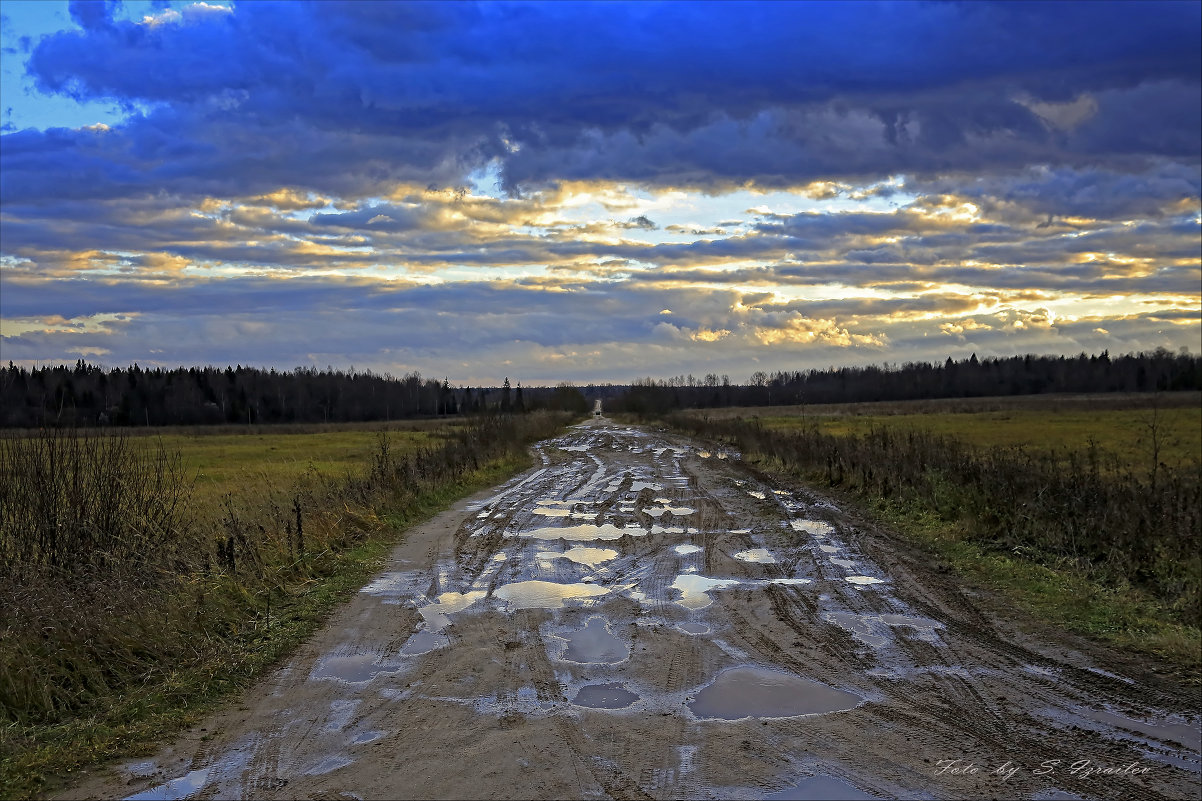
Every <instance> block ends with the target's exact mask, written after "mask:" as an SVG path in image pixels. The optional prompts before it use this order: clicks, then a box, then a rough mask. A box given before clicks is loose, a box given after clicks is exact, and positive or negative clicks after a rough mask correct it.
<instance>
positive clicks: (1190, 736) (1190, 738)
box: [1077, 709, 1202, 751]
mask: <svg viewBox="0 0 1202 801" xmlns="http://www.w3.org/2000/svg"><path fill="white" fill-rule="evenodd" d="M1077 714H1079V715H1081V716H1082V717H1085V718H1089V719H1090V720H1095V721H1097V722H1098V723H1106V724H1109V725H1111V726H1114V727H1116V728H1119V729H1126V730H1127V731H1133V732H1138V733H1140V734H1142V735H1144V736H1145V737H1151V738H1152V739H1154V740H1159V741H1161V742H1166V741H1167V742H1171V743H1177V744H1178V745H1183V746H1185V747H1187V748H1192V749H1193V750H1195V751H1199V750H1202V729H1199V728H1198V727H1197V726H1196V725H1195V726H1190V725H1188V724H1186V723H1170V722H1164V723H1151V722H1146V721H1142V720H1134V719H1132V718H1129V717H1127V716H1126V715H1117V714H1115V713H1113V712H1107V711H1105V710H1101V709H1081V710H1078V711H1077Z"/></svg>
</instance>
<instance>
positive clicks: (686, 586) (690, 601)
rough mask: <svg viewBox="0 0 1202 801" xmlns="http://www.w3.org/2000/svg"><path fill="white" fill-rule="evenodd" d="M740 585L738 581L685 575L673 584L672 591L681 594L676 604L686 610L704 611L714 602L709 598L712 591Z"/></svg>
mask: <svg viewBox="0 0 1202 801" xmlns="http://www.w3.org/2000/svg"><path fill="white" fill-rule="evenodd" d="M738 583H739V582H738V580H736V579H716V578H708V577H707V576H698V575H696V574H695V573H685V574H682V575H679V576H677V577H676V581H674V582H672V589H674V590H676V591H678V592H679V593H680V597H679V598H677V599H676V603H678V604H680V605H681V606H683V607H685V608H686V609H704V608H705V607H707V606H709V605H710V604H712V603H713V602H714V599H713V598H711V597H710V596H709V593H710V592H711V591H712V590H724V589H726V588H727V587H734V586H736V585H737V584H738Z"/></svg>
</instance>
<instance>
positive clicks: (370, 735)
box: [351, 729, 388, 745]
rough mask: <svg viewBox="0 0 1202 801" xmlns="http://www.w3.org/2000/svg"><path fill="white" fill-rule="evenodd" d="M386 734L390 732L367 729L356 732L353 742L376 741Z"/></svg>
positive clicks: (359, 743) (363, 743) (364, 743)
mask: <svg viewBox="0 0 1202 801" xmlns="http://www.w3.org/2000/svg"><path fill="white" fill-rule="evenodd" d="M386 734H388V732H386V731H380V730H379V729H372V730H371V731H365V732H362V733H360V734H356V735H355V736H354V737H352V738H351V744H352V745H367V744H368V743H374V742H375V741H376V740H378V739H380V738H381V737H383V736H384V735H386Z"/></svg>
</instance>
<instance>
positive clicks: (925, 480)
mask: <svg viewBox="0 0 1202 801" xmlns="http://www.w3.org/2000/svg"><path fill="white" fill-rule="evenodd" d="M669 420H670V422H671V424H672V425H674V426H675V427H677V428H679V429H682V430H686V431H688V432H690V433H692V434H694V435H697V436H704V437H709V438H714V439H724V440H728V441H730V442H732V443H734V444H735V445H737V447H739V448H740V449H741V450H742V451H743V452H744V453H745V454H748V455H756V456H759V457H761V458H763V459H766V460H767V461H768V462H770V463H773V464H775V465H777V466H779V467H782V468H784V469H786V470H788V471H791V472H794V473H797V474H800V475H803V476H805V477H806V478H808V479H810V480H813V481H818V482H821V483H825V484H827V485H829V486H832V487H839V488H842V489H846V490H851V491H853V492H856V493H859V494H861V495H863V496H867V497H877V498H889V499H895V500H898V501H902V502H908V503H913V504H917V505H918V506H920V507H921V508H923V509H926V510H929V511H932V512H935V513H937V514H938V515H939V516H940V517H941V518H943V520H945V521H947V522H948V523H951V524H955V525H958V526H960V527H961V528H962V530H963V533H964V535H965V536H967V537H968V538H970V539H972V540H974V541H977V542H980V543H983V544H985V545H988V546H990V547H993V548H995V549H998V550H1002V551H1005V552H1007V553H1010V554H1014V555H1019V556H1023V557H1025V558H1028V559H1031V560H1033V561H1036V562H1039V563H1041V564H1045V565H1048V566H1053V567H1059V568H1068V569H1071V570H1074V571H1077V572H1079V573H1081V574H1084V575H1087V576H1089V577H1091V578H1093V579H1095V580H1097V581H1099V582H1101V583H1103V584H1105V585H1110V586H1115V587H1121V586H1124V585H1129V586H1133V587H1138V588H1140V589H1142V590H1145V591H1147V592H1148V593H1150V594H1151V595H1152V596H1154V597H1155V598H1157V599H1158V600H1159V602H1160V603H1162V604H1163V605H1164V606H1165V608H1167V609H1168V610H1169V611H1170V613H1171V614H1172V616H1173V617H1175V618H1177V619H1178V620H1180V621H1181V622H1184V623H1187V624H1189V625H1192V626H1198V625H1199V624H1202V556H1200V552H1202V548H1200V546H1202V542H1200V538H1202V535H1200V531H1202V480H1200V479H1202V467H1200V466H1199V464H1198V463H1197V462H1196V461H1195V463H1194V464H1192V465H1189V466H1186V467H1181V468H1168V467H1166V466H1164V465H1161V464H1159V462H1157V463H1155V464H1154V465H1153V466H1150V467H1149V468H1148V469H1146V470H1140V469H1139V468H1138V467H1136V466H1132V465H1123V464H1120V463H1118V461H1117V460H1116V459H1114V458H1113V457H1111V456H1108V455H1107V454H1105V453H1102V452H1100V451H1099V449H1097V448H1096V447H1093V446H1090V447H1089V448H1087V449H1085V450H1081V451H1073V452H1068V453H1063V454H1045V453H1033V452H1031V451H1028V450H1026V449H1023V448H992V449H984V450H982V449H976V448H972V447H969V446H967V445H964V444H961V443H959V442H957V441H955V440H952V439H949V438H947V437H942V436H938V435H933V434H929V433H924V432H916V431H908V432H899V431H895V430H891V429H888V428H883V427H882V428H874V429H872V430H870V431H869V432H868V433H867V434H864V435H862V436H855V435H851V436H833V435H829V434H824V433H822V432H820V431H819V430H818V428H817V426H812V425H811V426H804V427H802V428H799V429H796V430H790V431H787V432H782V431H780V430H776V429H767V428H765V427H763V426H761V425H760V424H759V423H758V422H757V421H747V420H722V421H713V420H707V419H699V418H697V417H693V416H688V415H676V416H674V417H671V418H669Z"/></svg>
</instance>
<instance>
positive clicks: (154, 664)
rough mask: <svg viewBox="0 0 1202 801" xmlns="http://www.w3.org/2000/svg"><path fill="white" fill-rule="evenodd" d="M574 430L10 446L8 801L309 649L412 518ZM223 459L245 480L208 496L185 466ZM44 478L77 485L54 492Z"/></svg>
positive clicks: (55, 439) (3, 767) (530, 424)
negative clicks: (100, 505)
mask: <svg viewBox="0 0 1202 801" xmlns="http://www.w3.org/2000/svg"><path fill="white" fill-rule="evenodd" d="M564 422H565V418H564V417H563V416H561V415H558V416H557V415H546V414H534V415H529V416H524V417H514V418H484V419H478V420H476V421H474V423H473V424H472V425H469V426H457V427H455V428H454V429H449V428H443V429H429V428H423V429H422V430H417V431H415V430H406V431H400V432H390V433H387V434H384V433H382V432H375V433H373V432H369V431H333V432H331V431H324V432H317V433H314V434H311V435H305V434H292V433H289V434H278V435H266V434H253V435H234V438H233V439H232V440H231V439H229V436H230V435H215V436H208V437H204V436H202V437H197V438H195V442H189V441H185V440H180V441H179V442H180V451H178V452H176V453H172V452H171V451H170V450H168V449H167V447H166V444H167V443H172V442H174V440H172V439H170V438H169V437H163V438H162V439H161V440H150V439H146V440H142V441H140V442H136V441H134V440H131V439H128V438H125V437H121V436H116V437H113V436H93V435H80V434H72V433H70V432H66V433H63V432H42V433H41V434H39V435H36V436H33V437H13V436H10V437H9V438H8V439H6V440H4V442H3V446H2V448H0V459H3V461H2V462H0V467H2V468H3V470H4V471H5V473H6V481H4V482H0V483H3V484H4V486H5V487H6V489H5V490H4V493H3V494H0V524H2V525H0V553H4V554H5V555H6V557H11V558H6V559H5V562H4V566H3V574H2V575H0V753H2V754H3V757H4V758H3V760H0V797H14V796H28V795H34V794H37V793H38V792H39V790H40V789H41V788H44V787H45V786H46V782H47V781H50V780H52V778H53V777H54V776H61V775H63V774H64V773H65V772H66V771H67V770H69V769H71V768H73V767H78V766H80V765H83V764H87V763H89V762H91V761H94V760H96V759H100V758H104V757H107V756H111V755H114V754H117V753H121V752H123V751H124V750H126V749H128V748H129V747H130V746H131V744H132V743H136V742H140V741H145V740H146V739H147V738H151V739H153V738H155V737H159V736H161V735H162V734H163V732H165V731H168V730H170V729H172V728H174V727H176V726H178V725H182V724H183V723H185V722H186V721H187V720H188V719H190V716H192V715H194V714H195V710H196V709H197V708H198V707H204V706H205V705H206V704H211V703H213V702H215V700H216V699H218V698H220V697H222V696H223V695H224V694H226V693H228V692H229V691H230V690H232V689H234V688H236V687H237V686H240V685H241V684H242V683H244V682H245V681H246V680H247V677H248V676H252V675H254V674H255V672H256V671H259V670H262V669H263V668H265V667H266V666H268V665H270V664H271V663H272V661H274V660H275V659H277V658H279V657H280V656H281V655H282V654H284V653H286V652H287V651H288V650H289V649H290V648H292V647H294V646H295V645H296V644H298V643H299V642H301V641H302V640H303V638H304V636H305V635H306V634H307V633H308V632H310V631H312V630H313V628H314V627H315V626H317V625H319V623H320V619H321V616H322V614H324V612H325V611H326V610H328V609H330V608H331V607H332V605H333V604H334V603H335V602H336V601H337V600H338V599H339V598H340V597H342V594H344V593H345V592H347V591H350V590H351V589H353V587H354V586H356V585H355V582H356V581H360V580H361V579H362V577H363V575H364V574H365V571H366V570H367V569H368V567H369V565H370V564H371V563H372V562H373V560H374V559H376V558H378V557H379V556H381V555H382V554H383V553H384V552H386V550H387V546H388V544H389V543H391V542H393V541H394V540H395V537H396V536H398V532H399V531H400V530H401V529H402V528H403V527H405V526H407V525H410V524H411V523H413V522H415V521H416V520H418V519H420V518H422V517H424V516H427V515H429V514H432V513H433V512H435V511H436V510H437V509H438V508H441V507H442V506H444V505H445V504H446V503H448V502H450V501H451V500H453V499H454V497H458V496H459V495H460V494H462V493H464V492H466V491H468V490H470V489H471V488H474V487H477V486H480V485H481V483H482V482H493V481H495V480H497V479H498V478H500V473H498V471H501V472H505V471H513V470H516V469H518V467H520V466H521V465H524V464H525V463H526V461H527V459H528V456H527V455H526V450H525V448H526V445H527V444H528V443H529V442H531V441H533V440H534V439H541V438H545V437H548V436H552V435H553V434H555V433H556V432H557V431H558V430H560V428H561V427H562V425H563V423H564ZM369 443H372V445H370V446H369ZM273 446H274V447H275V450H272V447H273ZM222 454H224V455H225V458H228V459H229V460H230V462H232V466H230V469H229V471H228V473H227V474H225V475H224V476H222V477H221V479H220V481H218V480H214V481H213V484H212V486H210V487H209V488H208V489H207V491H204V492H200V493H197V495H196V503H195V504H192V503H191V502H192V500H193V496H192V495H191V493H190V479H189V478H188V476H189V475H190V474H189V471H188V470H186V469H184V467H183V465H190V466H191V467H192V468H193V469H200V466H201V465H203V464H205V463H206V460H217V461H218V462H219V461H220V459H221V458H223V457H222ZM63 455H66V456H67V457H69V458H66V459H64V458H60V457H61V456H63ZM302 455H304V456H305V457H307V458H305V460H304V462H303V467H302V466H301V465H302V458H301V457H302ZM202 472H203V470H202ZM42 483H44V484H45V485H46V486H51V487H62V488H64V489H63V490H62V491H55V492H50V493H45V496H46V497H45V498H44V499H41V500H40V501H39V500H37V499H35V498H34V497H33V494H32V493H33V490H34V489H36V487H37V486H39V485H40V484H42ZM13 487H16V488H17V491H12V489H11V488H13ZM138 487H140V488H141V489H140V490H137V491H134V490H135V489H136V488H138ZM122 488H124V489H122ZM106 492H107V495H106ZM131 493H132V494H131ZM106 497H111V498H113V499H116V500H113V501H111V502H109V503H108V506H109V507H111V508H112V510H113V512H114V514H115V515H116V520H117V522H118V524H119V525H117V527H116V530H117V531H119V532H121V533H120V536H117V537H115V538H114V537H110V538H109V539H105V540H102V539H98V537H97V531H99V529H98V528H97V527H96V520H97V516H96V513H95V509H94V508H93V507H94V506H95V504H96V503H97V499H98V498H100V499H103V498H106ZM131 499H132V500H131ZM39 503H40V505H39ZM167 506H170V508H172V509H173V510H175V512H176V514H175V516H174V517H172V518H171V521H172V523H171V525H170V526H165V525H163V524H162V522H161V514H160V513H159V512H158V511H156V510H160V509H161V508H165V507H167ZM31 508H32V509H33V510H34V512H30V509H31ZM106 508H107V507H106ZM154 514H159V517H158V518H156V517H154ZM43 520H51V521H54V523H55V526H54V527H53V531H54V532H55V535H56V536H55V538H53V539H51V540H47V539H46V537H45V533H44V532H45V530H46V526H45V525H44V524H42V523H41V522H39V521H43ZM131 531H132V532H138V535H137V537H133V536H131V535H129V534H128V532H131ZM47 554H53V555H54V557H53V558H48V557H47Z"/></svg>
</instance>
